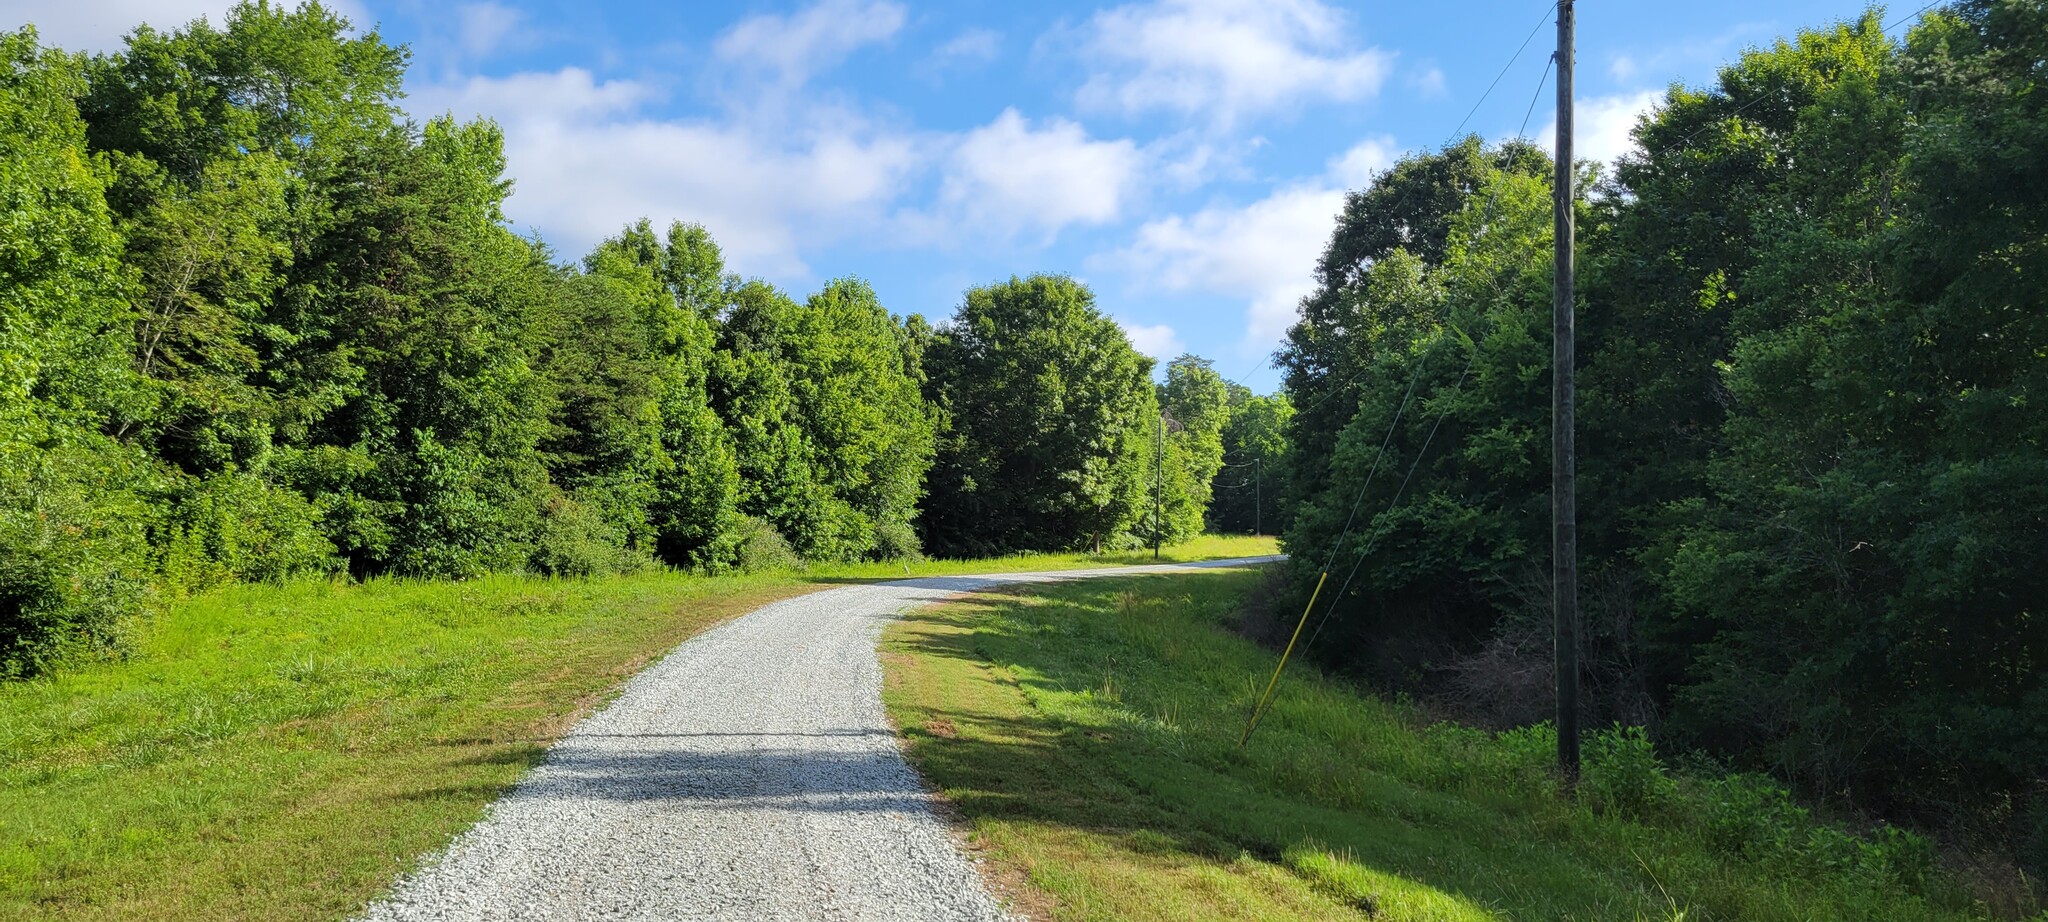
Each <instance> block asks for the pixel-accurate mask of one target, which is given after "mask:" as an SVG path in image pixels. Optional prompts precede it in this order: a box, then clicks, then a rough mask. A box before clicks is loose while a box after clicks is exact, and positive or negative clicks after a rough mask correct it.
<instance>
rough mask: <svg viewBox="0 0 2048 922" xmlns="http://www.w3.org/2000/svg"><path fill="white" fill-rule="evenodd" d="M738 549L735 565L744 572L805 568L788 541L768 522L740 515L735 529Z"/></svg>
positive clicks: (735, 554)
mask: <svg viewBox="0 0 2048 922" xmlns="http://www.w3.org/2000/svg"><path fill="white" fill-rule="evenodd" d="M733 532H734V536H735V539H736V546H737V550H736V551H735V553H734V566H736V567H737V568H738V569H739V570H740V571H741V572H743V573H761V572H765V571H768V570H790V569H795V568H797V567H800V566H803V559H802V558H800V557H798V556H797V555H796V551H794V550H791V549H790V546H789V539H787V538H784V537H783V536H782V533H781V532H779V531H776V530H775V526H774V525H771V524H769V522H768V520H767V519H762V518H757V517H755V516H751V515H748V516H741V517H740V520H739V526H738V527H737V528H735V529H733Z"/></svg>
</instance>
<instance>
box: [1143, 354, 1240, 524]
mask: <svg viewBox="0 0 2048 922" xmlns="http://www.w3.org/2000/svg"><path fill="white" fill-rule="evenodd" d="M1159 408H1160V411H1161V412H1162V413H1163V414H1164V416H1163V418H1162V420H1161V423H1163V426H1164V431H1163V432H1155V433H1154V436H1155V439H1156V440H1157V441H1158V442H1160V443H1163V446H1162V445H1160V444H1155V445H1154V457H1153V458H1152V461H1153V462H1154V463H1155V464H1158V463H1160V461H1161V460H1162V458H1161V456H1162V455H1163V461H1164V464H1163V466H1162V469H1160V470H1157V471H1155V472H1154V475H1155V479H1154V481H1153V484H1152V487H1153V489H1154V490H1155V491H1157V493H1158V495H1157V496H1155V497H1154V500H1155V501H1156V502H1157V504H1158V506H1159V507H1160V515H1159V518H1158V521H1157V523H1156V524H1155V523H1154V521H1153V519H1152V516H1151V512H1152V510H1151V509H1147V510H1146V513H1147V515H1146V516H1145V520H1144V522H1143V524H1142V526H1141V529H1140V533H1139V535H1138V537H1139V538H1140V539H1142V540H1144V541H1146V542H1148V543H1149V542H1151V541H1152V540H1153V539H1154V538H1157V539H1159V541H1160V543H1162V544H1178V543H1180V542H1182V541H1186V540H1188V539H1189V538H1193V537H1195V536H1197V535H1200V534H1201V533H1202V525H1203V520H1204V517H1205V516H1206V514H1207V512H1208V510H1209V501H1210V497H1211V495H1212V492H1213V487H1214V484H1215V480H1216V472H1217V471H1219V470H1221V469H1222V468H1223V427H1224V425H1225V423H1226V422H1227V421H1228V420H1229V416H1230V391H1229V388H1228V387H1227V386H1225V384H1224V382H1223V376H1222V375H1219V374H1217V373H1216V369H1215V367H1214V363H1212V362H1210V361H1209V360H1208V359H1204V358H1198V357H1196V356H1192V355H1183V356H1181V357H1179V358H1176V359H1174V360H1173V361H1171V362H1169V363H1167V365H1166V383H1164V384H1162V385H1160V386H1159ZM1162 447H1163V450H1161V449H1162ZM1155 529H1156V531H1155Z"/></svg>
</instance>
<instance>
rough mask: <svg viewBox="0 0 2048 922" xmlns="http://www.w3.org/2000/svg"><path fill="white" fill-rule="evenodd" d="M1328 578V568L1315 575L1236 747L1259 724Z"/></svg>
mask: <svg viewBox="0 0 2048 922" xmlns="http://www.w3.org/2000/svg"><path fill="white" fill-rule="evenodd" d="M1329 578H1330V571H1328V570H1324V571H1323V575H1321V576H1318V577H1316V589H1315V591H1314V592H1311V593H1309V594H1308V607H1306V608H1303V609H1302V610H1301V622H1300V623H1299V624H1296V625H1295V626H1294V636H1293V637H1290V638H1288V639H1287V650H1286V652H1284V653H1281V654H1280V665H1278V666H1275V667H1273V678H1271V679H1269V680H1267V682H1266V693H1265V694H1263V695H1260V696H1259V703H1258V704H1257V705H1256V706H1254V707H1253V708H1252V719H1251V720H1250V721H1248V722H1246V723H1245V725H1244V735H1243V736H1240V737H1238V738H1237V748H1239V749H1243V748H1244V744H1245V743H1247V742H1250V741H1251V738H1252V730H1254V729H1256V728H1257V727H1258V725H1259V715H1260V714H1262V713H1264V712H1265V710H1266V702H1267V701H1268V700H1271V699H1272V697H1273V686H1275V685H1278V684H1280V670H1282V669H1286V668H1287V658H1288V657H1290V656H1293V655H1294V643H1295V641H1298V640H1300V639H1301V629H1302V628H1304V627H1307V626H1308V613H1309V612H1312V611H1315V609H1316V599H1317V598H1319V597H1321V596H1322V594H1323V581H1324V580H1327V579H1329Z"/></svg>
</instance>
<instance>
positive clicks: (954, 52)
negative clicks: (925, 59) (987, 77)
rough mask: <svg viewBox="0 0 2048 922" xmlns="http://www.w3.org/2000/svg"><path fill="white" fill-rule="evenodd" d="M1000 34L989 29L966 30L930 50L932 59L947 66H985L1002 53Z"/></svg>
mask: <svg viewBox="0 0 2048 922" xmlns="http://www.w3.org/2000/svg"><path fill="white" fill-rule="evenodd" d="M1002 48H1003V36H1002V33H999V32H996V31H994V30H991V29H981V28H974V29H968V30H967V31H965V32H962V33H960V34H959V35H956V36H953V38H952V39H951V40H950V41H948V42H946V43H945V44H943V45H940V46H939V47H937V48H935V49H933V50H932V57H933V58H934V59H935V60H937V61H940V62H944V63H948V64H986V63H988V62H990V61H993V60H995V59H996V55H997V54H999V53H1001V52H1002Z"/></svg>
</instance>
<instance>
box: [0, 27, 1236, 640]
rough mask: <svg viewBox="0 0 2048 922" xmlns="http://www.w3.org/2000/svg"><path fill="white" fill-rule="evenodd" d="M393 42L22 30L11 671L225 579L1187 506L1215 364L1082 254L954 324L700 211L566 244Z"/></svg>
mask: <svg viewBox="0 0 2048 922" xmlns="http://www.w3.org/2000/svg"><path fill="white" fill-rule="evenodd" d="M407 60H408V54H407V52H406V50H405V49H403V48H401V47H394V46H391V45H388V44H385V42H384V41H383V40H382V38H381V37H380V36H379V35H378V34H377V33H376V32H365V33H358V32H355V31H353V30H352V28H351V27H350V26H349V24H348V23H347V22H346V21H345V20H343V19H342V18H340V17H339V16H337V15H335V14H334V13H333V12H331V11H329V10H327V9H325V8H324V7H321V6H320V5H318V4H316V3H308V4H306V5H303V6H300V7H297V8H295V9H290V8H285V7H283V6H280V5H276V4H272V3H269V2H251V3H243V4H241V5H239V6H237V7H236V8H235V9H234V10H233V11H232V12H231V13H230V14H229V15H228V16H227V17H226V18H225V21H224V23H223V24H222V25H220V26H214V25H210V24H209V23H207V22H206V21H205V20H200V21H196V22H194V23H192V24H191V25H189V26H187V27H185V28H184V29H182V30H180V31H177V32H172V33H163V32H158V31H155V30H152V29H149V28H146V27H144V28H140V29H137V30H136V31H135V32H134V33H132V34H131V35H130V37H129V39H128V42H127V47H126V50H125V51H123V52H120V53H115V54H105V55H98V56H93V57H90V58H86V57H81V56H75V55H68V54H65V53H63V52H61V51H56V50H51V49H45V48H42V47H40V46H39V45H38V43H37V40H36V36H35V33H34V31H33V30H27V29H25V30H23V31H21V32H17V33H12V34H5V35H0V147H4V149H6V150H7V151H8V154H7V156H6V158H5V159H4V160H0V223H4V225H5V227H6V232H5V233H4V234H0V676H15V675H22V674H28V673H34V672H37V671H41V670H43V669H46V668H48V667H49V666H50V665H51V664H52V663H53V662H54V661H55V660H56V659H58V658H61V657H63V656H66V655H70V654H72V653H74V652H77V651H81V650H93V649H98V650H106V649H110V648H114V647H117V646H118V638H119V635H120V632H119V625H120V621H121V619H122V617H123V616H125V615H128V614H131V613H134V612H137V611H141V610H143V609H145V608H146V607H147V606H148V605H149V604H150V601H151V600H152V599H154V598H162V597H163V596H165V595H167V594H170V595H175V594H179V593H186V592H191V591H194V590H198V589H202V588H206V587H209V586H213V585H217V584H220V583H222V582H226V581H232V580H265V579H276V578H280V577H285V576H289V575H293V574H332V575H348V576H354V577H363V576H369V575H375V574H402V575H414V576H423V577H442V578H467V577H473V576H477V575H480V574H484V573H489V572H503V571H528V572H537V573H545V574H564V575H583V574H596V573H614V572H622V571H627V570H634V569H640V568H645V567H650V566H657V565H667V566H674V567H693V568H701V569H708V570H719V569H725V568H732V567H741V568H746V567H765V566H781V565H789V564H792V563H795V562H798V561H800V560H803V559H822V560H861V559H871V560H872V559H891V560H893V559H901V558H907V557H914V556H917V555H919V554H920V553H922V549H923V548H924V547H925V546H927V545H929V546H930V547H931V548H932V549H933V550H934V551H937V552H939V553H944V554H948V555H960V554H970V553H982V552H991V551H1010V550H1031V549H1067V548H1082V547H1088V548H1095V547H1103V546H1135V545H1137V544H1139V543H1141V542H1144V541H1148V540H1150V539H1152V538H1154V537H1155V536H1156V537H1160V538H1163V539H1164V540H1165V541H1167V542H1169V543H1172V542H1178V541H1181V540H1184V539H1186V538H1188V537H1190V536H1192V535H1194V534H1196V533H1198V532H1199V531H1200V530H1201V523H1202V517H1203V513H1204V507H1205V506H1206V503H1207V502H1208V490H1209V484H1210V481H1211V479H1212V477H1213V476H1214V475H1215V472H1216V467H1217V465H1218V464H1219V463H1220V460H1219V459H1220V456H1221V452H1222V448H1221V443H1220V438H1221V435H1220V433H1221V432H1222V430H1223V428H1224V426H1225V423H1226V418H1227V415H1228V408H1227V407H1226V405H1225V404H1226V401H1225V396H1224V390H1223V383H1222V381H1221V379H1220V378H1218V377H1217V376H1216V374H1215V373H1214V372H1213V371H1212V370H1210V369H1209V368H1208V366H1207V364H1206V363H1204V362H1202V361H1200V360H1198V359H1194V358H1192V357H1188V358H1183V359H1181V360H1179V361H1177V362H1175V363H1173V365H1172V366H1171V367H1170V368H1169V369H1168V370H1167V374H1166V376H1165V378H1166V383H1165V384H1164V386H1163V387H1162V386H1155V384H1154V383H1153V380H1152V377H1151V375H1152V370H1153V369H1152V362H1151V361H1150V360H1149V359H1146V358H1144V357H1142V356H1140V355H1138V353H1137V352H1136V351H1135V350H1133V349H1132V348H1131V345H1130V343H1129V341H1128V340H1127V339H1126V338H1125V336H1124V334H1123V331H1122V329H1121V328H1120V327H1118V326H1117V325H1116V324H1115V323H1114V322H1113V321H1111V320H1109V319H1108V318H1106V317H1105V316H1103V315H1102V314H1101V313H1100V312H1098V311H1096V310H1095V309H1094V307H1093V305H1092V295H1091V294H1090V293H1089V292H1088V290H1087V288H1086V287H1084V286H1082V285H1080V284H1079V283H1077V282H1074V281H1072V280H1070V279H1065V278H1055V277H1044V276H1041V277H1034V278H1032V279H1029V280H1013V281H1012V282H1010V283H1007V284H1004V285H996V286H992V287H989V288H985V289H979V290H976V291H974V292H970V293H969V294H968V295H967V297H966V299H965V303H964V304H963V305H962V306H961V308H960V314H959V316H958V317H957V318H955V319H953V320H951V321H948V322H946V323H943V324H941V325H940V326H939V327H938V328H936V329H935V328H933V327H932V326H931V325H930V324H928V323H926V322H925V321H924V320H923V319H922V318H919V317H916V316H910V317H898V316H896V315H894V314H892V313H891V312H890V311H889V310H888V309H887V308H885V307H884V306H883V305H882V304H881V302H880V300H879V299H878V298H877V297H876V294H875V292H874V291H873V289H871V288H870V287H869V286H868V285H867V284H866V283H865V282H862V281H861V280H859V279H854V278H842V279H836V280H832V281H830V282H827V283H826V284H825V285H824V287H823V288H822V289H820V290H819V291H818V292H817V293H816V294H813V295H811V296H809V297H808V298H805V299H803V300H797V299H795V298H792V297H790V296H789V295H787V294H785V293H783V292H782V291H780V290H777V289H776V288H775V287H774V286H772V285H769V284H768V283H766V282H762V281H759V280H744V279H741V278H738V277H736V276H734V275H731V274H729V273H727V271H726V267H725V263H724V260H723V258H722V256H721V254H720V252H719V249H718V246H717V244H716V243H715V242H714V241H713V240H712V239H711V236H710V234H709V233H707V232H706V231H705V230H704V229H703V228H702V227H699V226H696V225H690V224H684V223H680V222H678V223H675V224H673V225H671V226H670V227H668V228H667V229H666V231H665V232H657V230H656V229H655V227H654V226H653V225H652V224H650V223H649V222H647V221H644V220H643V221H640V222H638V223H636V224H633V225H631V226H628V227H625V228H623V229H621V231H620V232H619V233H618V234H617V235H616V236H614V237H612V238H610V239H608V240H605V241H603V242H602V243H600V244H599V245H598V246H596V247H595V248H594V249H593V250H592V251H591V252H590V253H588V254H586V255H585V256H584V257H583V258H581V259H580V260H576V261H565V260H562V259H560V258H558V257H557V255H556V254H555V253H554V252H553V251H551V250H550V249H548V248H547V247H546V245H545V244H543V243H542V242H541V241H539V240H536V239H526V238H522V237H520V236H518V235H516V234H514V233H512V232H511V231H510V230H508V229H507V221H506V217H505V215H504V213H503V210H502V209H503V206H504V203H505V200H506V197H507V195H508V194H509V192H510V189H511V183H510V181H509V180H508V179H507V178H506V177H505V156H504V139H503V137H502V135H501V134H500V131H499V129H498V127H497V126H496V125H495V124H492V123H490V122H487V121H486V122H470V123H461V122H457V121H455V120H454V119H451V118H447V117H442V118H434V119H430V120H428V121H426V122H425V123H423V124H422V123H418V122H415V121H413V120H411V119H409V118H407V117H406V116H405V115H404V113H403V112H402V111H401V110H400V109H399V107H398V100H399V98H400V96H401V91H402V85H403V80H404V76H405V69H406V65H407ZM1162 405H1164V406H1165V407H1166V410H1167V413H1166V414H1165V415H1162V413H1161V411H1160V408H1161V406H1162ZM1169 417H1170V418H1169ZM1169 426H1170V427H1171V429H1172V431H1171V432H1170V433H1166V429H1167V428H1168V427H1169ZM1155 429H1157V430H1159V432H1161V433H1165V436H1164V438H1163V439H1154V438H1153V435H1154V434H1155V433H1154V430H1155ZM1155 443H1156V444H1155ZM1162 459H1163V460H1164V465H1163V467H1162V465H1161V463H1160V462H1161V461H1162ZM934 465H937V468H936V470H935V471H934ZM928 472H932V474H931V477H930V478H929V483H928V477H927V473H928ZM928 494H929V495H928ZM1155 501H1156V502H1157V505H1158V506H1159V507H1160V509H1161V510H1162V511H1161V514H1159V515H1157V516H1155V514H1154V504H1155Z"/></svg>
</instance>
